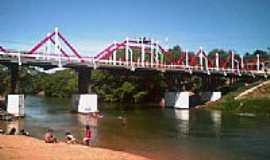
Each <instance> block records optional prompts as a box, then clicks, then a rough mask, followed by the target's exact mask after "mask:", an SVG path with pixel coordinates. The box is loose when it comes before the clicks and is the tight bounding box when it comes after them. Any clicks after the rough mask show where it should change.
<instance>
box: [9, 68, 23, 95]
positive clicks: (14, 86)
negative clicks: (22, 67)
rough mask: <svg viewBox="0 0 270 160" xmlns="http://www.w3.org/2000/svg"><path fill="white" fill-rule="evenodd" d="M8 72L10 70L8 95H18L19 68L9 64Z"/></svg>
mask: <svg viewBox="0 0 270 160" xmlns="http://www.w3.org/2000/svg"><path fill="white" fill-rule="evenodd" d="M8 68H9V70H10V75H11V76H10V77H11V78H10V83H11V86H10V87H11V88H10V93H11V94H15V93H18V92H19V90H20V88H19V86H20V85H19V83H20V81H19V74H18V73H19V66H18V65H16V64H11V65H10V66H8Z"/></svg>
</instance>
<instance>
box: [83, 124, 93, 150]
mask: <svg viewBox="0 0 270 160" xmlns="http://www.w3.org/2000/svg"><path fill="white" fill-rule="evenodd" d="M90 140H91V130H90V126H89V125H86V126H85V132H84V138H83V144H84V145H87V146H88V145H89V144H90Z"/></svg>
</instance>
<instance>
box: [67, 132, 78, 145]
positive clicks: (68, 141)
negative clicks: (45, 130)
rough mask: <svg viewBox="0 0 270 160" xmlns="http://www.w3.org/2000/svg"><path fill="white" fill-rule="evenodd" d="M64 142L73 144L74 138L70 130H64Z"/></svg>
mask: <svg viewBox="0 0 270 160" xmlns="http://www.w3.org/2000/svg"><path fill="white" fill-rule="evenodd" d="M65 142H66V143H68V144H74V143H76V139H75V137H74V136H73V135H72V134H71V133H70V132H66V134H65Z"/></svg>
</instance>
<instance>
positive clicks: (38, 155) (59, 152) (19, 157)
mask: <svg viewBox="0 0 270 160" xmlns="http://www.w3.org/2000/svg"><path fill="white" fill-rule="evenodd" d="M0 160H149V159H148V158H145V157H142V156H138V155H133V154H129V153H125V152H120V151H113V150H110V149H103V148H96V147H88V146H83V145H79V144H66V143H63V142H59V143H57V144H47V143H45V142H43V141H42V140H38V139H35V138H33V137H26V136H19V135H15V136H14V135H0Z"/></svg>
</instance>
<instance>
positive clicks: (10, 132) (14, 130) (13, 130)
mask: <svg viewBox="0 0 270 160" xmlns="http://www.w3.org/2000/svg"><path fill="white" fill-rule="evenodd" d="M8 134H9V135H15V134H16V128H14V127H13V128H11V130H10V131H9V133H8Z"/></svg>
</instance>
